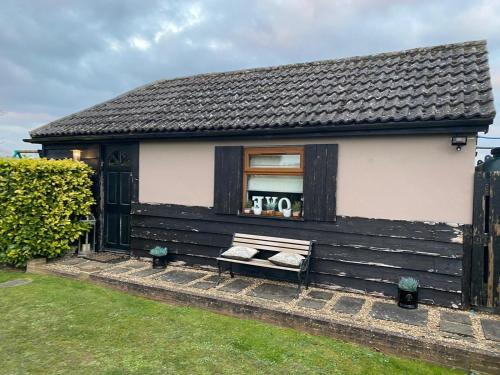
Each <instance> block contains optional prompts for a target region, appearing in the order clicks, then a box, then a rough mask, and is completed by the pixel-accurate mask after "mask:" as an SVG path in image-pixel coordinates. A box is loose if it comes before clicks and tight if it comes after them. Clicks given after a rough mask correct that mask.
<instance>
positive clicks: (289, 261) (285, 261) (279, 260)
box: [268, 251, 305, 268]
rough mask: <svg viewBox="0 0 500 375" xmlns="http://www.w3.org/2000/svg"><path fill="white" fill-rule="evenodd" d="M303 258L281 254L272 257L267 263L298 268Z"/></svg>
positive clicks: (285, 253) (291, 254) (292, 254)
mask: <svg viewBox="0 0 500 375" xmlns="http://www.w3.org/2000/svg"><path fill="white" fill-rule="evenodd" d="M304 259H305V258H304V257H303V256H302V255H300V254H295V253H287V252H284V251H283V252H281V253H278V254H275V255H273V256H272V257H271V258H269V259H268V261H270V262H272V263H274V264H277V265H278V266H283V267H293V268H299V267H300V263H301V262H302V261H303V260H304Z"/></svg>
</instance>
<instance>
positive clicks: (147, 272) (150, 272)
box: [130, 268, 165, 277]
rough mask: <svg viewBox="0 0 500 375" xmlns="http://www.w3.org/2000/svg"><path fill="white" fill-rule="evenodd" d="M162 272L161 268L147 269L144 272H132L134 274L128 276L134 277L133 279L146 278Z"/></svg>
mask: <svg viewBox="0 0 500 375" xmlns="http://www.w3.org/2000/svg"><path fill="white" fill-rule="evenodd" d="M163 271H165V270H164V269H163V268H148V269H146V270H142V271H139V272H134V273H132V274H130V276H134V277H148V276H151V275H154V274H157V273H160V272H163Z"/></svg>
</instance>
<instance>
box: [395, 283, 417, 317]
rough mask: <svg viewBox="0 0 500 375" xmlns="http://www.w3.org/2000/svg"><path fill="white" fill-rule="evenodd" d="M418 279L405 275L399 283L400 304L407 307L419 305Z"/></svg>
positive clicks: (412, 307) (411, 307)
mask: <svg viewBox="0 0 500 375" xmlns="http://www.w3.org/2000/svg"><path fill="white" fill-rule="evenodd" d="M418 286H419V283H418V280H417V279H414V278H413V277H403V278H401V280H399V283H398V306H399V307H402V308H405V309H416V308H417V307H418Z"/></svg>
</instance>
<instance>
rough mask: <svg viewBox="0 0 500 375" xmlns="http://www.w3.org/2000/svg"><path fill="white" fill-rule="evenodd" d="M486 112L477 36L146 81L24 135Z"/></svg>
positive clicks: (489, 98)
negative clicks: (336, 57)
mask: <svg viewBox="0 0 500 375" xmlns="http://www.w3.org/2000/svg"><path fill="white" fill-rule="evenodd" d="M494 116H495V109H494V105H493V94H492V88H491V82H490V76H489V68H488V53H487V49H486V42H485V41H474V42H466V43H460V44H448V45H442V46H437V47H428V48H419V49H412V50H407V51H401V52H393V53H385V54H377V55H371V56H364V57H353V58H347V59H340V60H327V61H319V62H311V63H303V64H294V65H284V66H276V67H270V68H259V69H251V70H241V71H235V72H228V73H212V74H204V75H198V76H192V77H184V78H177V79H171V80H162V81H157V82H153V83H151V84H149V85H146V86H143V87H139V88H137V89H135V90H132V91H130V92H128V93H125V94H123V95H121V96H119V97H117V98H114V99H111V100H109V101H107V102H104V103H101V104H98V105H96V106H94V107H91V108H89V109H86V110H83V111H81V112H78V113H75V114H72V115H70V116H67V117H64V118H62V119H59V120H56V121H53V122H51V123H49V124H47V125H45V126H42V127H39V128H37V129H35V130H33V131H32V132H31V136H32V137H33V138H37V137H47V136H68V135H104V134H118V133H129V134H130V133H141V132H186V131H187V132H193V131H205V130H226V129H227V130H231V129H256V128H271V127H279V128H280V129H286V128H290V127H300V126H311V125H315V126H321V125H344V124H376V123H378V124H383V123H387V122H401V126H402V127H404V126H405V123H408V122H412V121H419V120H425V121H431V120H457V119H472V118H490V119H492V118H493V117H494Z"/></svg>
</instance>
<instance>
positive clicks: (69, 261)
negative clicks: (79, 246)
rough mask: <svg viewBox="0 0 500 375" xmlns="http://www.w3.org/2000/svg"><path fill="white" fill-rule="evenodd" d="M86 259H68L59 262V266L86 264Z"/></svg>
mask: <svg viewBox="0 0 500 375" xmlns="http://www.w3.org/2000/svg"><path fill="white" fill-rule="evenodd" d="M87 261H88V260H87V259H84V258H69V259H65V260H62V261H61V264H64V265H65V266H74V265H77V264H81V263H85V262H87Z"/></svg>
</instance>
